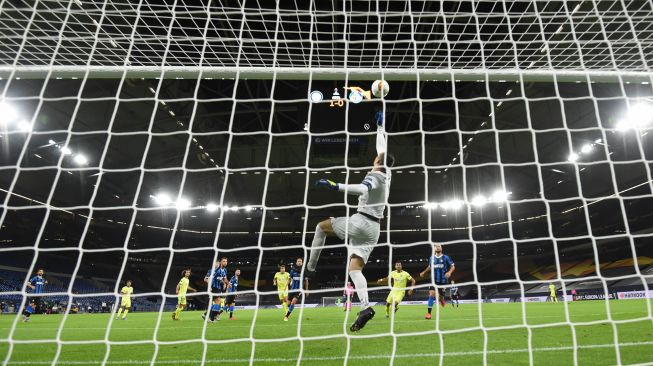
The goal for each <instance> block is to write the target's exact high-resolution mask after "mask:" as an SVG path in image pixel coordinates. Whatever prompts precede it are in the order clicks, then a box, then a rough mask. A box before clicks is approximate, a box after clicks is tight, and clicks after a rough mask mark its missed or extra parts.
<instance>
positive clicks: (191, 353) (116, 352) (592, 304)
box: [0, 300, 653, 365]
mask: <svg viewBox="0 0 653 366" xmlns="http://www.w3.org/2000/svg"><path fill="white" fill-rule="evenodd" d="M568 305H569V318H570V319H569V320H570V321H571V322H572V323H574V326H573V327H572V326H570V325H569V324H567V323H566V322H565V311H564V305H563V304H549V303H531V304H526V314H525V317H524V314H522V304H521V303H508V304H484V305H483V306H482V308H481V310H482V313H481V312H479V307H478V305H461V307H460V308H458V309H453V308H451V307H450V306H448V307H447V308H445V309H441V310H440V311H439V313H438V314H437V315H436V313H435V312H434V319H432V320H425V319H424V312H425V307H424V306H403V307H402V308H401V310H400V311H399V312H398V313H396V315H395V317H394V319H385V318H384V314H383V312H384V311H383V308H382V307H380V306H377V307H376V308H375V309H376V311H377V315H376V317H375V318H374V319H373V320H372V321H371V322H370V323H368V326H367V327H366V328H365V329H363V330H362V331H361V332H359V333H357V334H353V335H351V334H350V333H349V332H348V331H347V332H345V331H344V329H345V327H344V326H343V325H346V326H347V327H348V325H349V324H350V323H351V321H352V320H353V316H354V314H351V315H350V318H349V320H347V322H346V323H345V313H343V312H342V311H341V310H340V309H337V308H326V309H325V308H316V309H306V310H304V312H303V314H302V315H301V317H302V322H301V327H298V324H297V323H298V318H299V315H300V311H299V309H297V310H296V311H295V313H294V314H293V316H292V318H291V321H290V322H287V323H285V322H283V321H282V314H281V310H260V311H258V312H257V313H255V312H254V311H250V310H248V311H245V310H242V311H237V312H236V316H237V320H234V321H230V320H228V319H223V320H222V321H221V322H219V323H214V324H206V326H205V324H204V323H203V322H202V319H201V318H200V314H201V313H200V312H184V313H182V315H181V320H180V321H173V320H172V319H170V313H164V314H162V315H161V317H160V323H159V324H160V326H159V329H158V331H155V328H156V324H157V323H158V322H159V314H158V313H132V314H129V317H128V318H127V320H125V321H114V322H113V324H112V325H111V328H110V330H109V331H108V332H107V327H108V324H109V316H108V314H76V315H70V316H68V317H67V318H66V319H65V322H64V317H63V316H61V315H35V316H33V317H32V320H31V321H30V322H29V323H21V322H19V323H17V326H16V329H15V332H14V333H13V336H12V339H13V340H16V341H17V342H15V343H14V347H13V349H12V351H11V355H10V358H9V363H8V364H9V365H39V364H46V363H47V364H50V363H51V362H52V361H53V359H54V358H55V355H56V354H57V352H59V358H58V364H61V365H87V364H100V363H101V362H102V361H103V360H104V358H105V355H106V357H107V361H108V362H107V364H108V365H120V364H125V365H126V364H142V365H149V363H150V361H151V360H152V359H154V360H155V361H156V364H158V365H176V364H182V365H200V362H201V360H202V357H203V354H205V355H206V356H205V357H206V361H207V362H206V363H205V364H207V365H218V364H230V365H239V364H240V365H245V364H249V360H250V357H252V356H253V358H254V364H256V365H277V364H282V363H289V364H294V363H296V360H297V358H298V357H299V355H300V350H301V352H302V353H301V355H302V356H301V357H302V362H301V364H302V365H342V364H343V362H344V359H345V356H346V352H347V345H348V344H349V350H350V351H349V354H348V362H347V364H348V365H389V364H390V362H391V359H392V360H393V361H394V362H393V364H394V365H415V364H419V365H427V364H437V363H438V362H439V361H440V350H441V348H442V350H443V351H444V355H443V356H442V357H443V363H444V364H445V365H449V364H451V365H454V364H455V365H474V364H482V363H483V357H484V344H486V347H487V351H488V352H486V353H485V357H487V363H488V364H489V365H507V364H510V365H522V364H524V365H527V364H529V352H528V348H529V337H530V340H531V342H530V343H531V350H532V352H531V353H530V355H532V359H533V362H534V363H535V364H537V365H553V364H555V365H570V364H573V363H574V347H573V339H574V334H575V339H576V343H577V347H576V349H575V350H576V353H575V356H576V357H577V359H578V364H581V365H614V364H617V363H618V358H617V357H618V355H617V352H616V349H615V335H616V336H617V338H618V344H619V347H618V348H619V355H620V358H621V363H623V364H633V363H653V322H652V321H651V319H650V318H647V316H648V310H647V303H646V300H629V301H611V302H610V303H609V307H610V308H609V309H607V307H606V303H605V302H604V301H586V302H576V303H570V304H568ZM608 313H609V314H610V315H611V317H612V319H613V320H619V321H624V322H620V323H618V324H617V323H610V322H606V319H608ZM436 317H438V318H439V319H438V320H437V321H436ZM524 318H525V319H526V322H527V324H528V325H529V326H530V330H531V331H530V334H529V331H528V328H527V327H526V326H524ZM640 318H644V319H640ZM14 319H15V317H14V316H11V315H1V316H0V364H1V363H2V361H3V360H5V359H6V357H7V354H8V352H9V343H8V342H7V337H8V336H9V334H10V330H11V327H12V322H13V321H14ZM254 319H256V321H254ZM638 319H639V320H638ZM484 330H485V331H484ZM59 332H60V333H59ZM391 332H392V333H394V335H395V337H393V336H392V335H391ZM250 334H251V336H252V337H253V339H254V340H255V342H252V341H251V338H250ZM345 334H347V335H351V337H348V336H345ZM298 336H301V337H302V339H301V340H300V339H299V338H298ZM57 337H59V339H60V340H61V341H62V342H61V343H60V345H61V346H60V347H61V348H60V349H58V347H59V345H58V344H57V342H55V339H57ZM105 337H106V339H108V340H109V341H111V344H110V346H107V344H105V343H104V342H102V340H104V339H105ZM318 337H324V338H322V339H320V338H318ZM154 339H156V340H157V341H160V342H159V343H158V347H156V346H155V345H154V342H153V340H154ZM202 339H206V340H208V341H210V342H204V343H203V342H202V341H201V340H202ZM26 340H40V341H41V342H39V343H36V344H35V343H31V344H30V343H22V342H20V341H26ZM225 340H228V341H229V343H217V341H225ZM81 341H83V342H87V343H84V344H80V343H75V342H81ZM125 342H135V343H131V344H130V343H125ZM440 342H442V344H441V343H440ZM393 355H394V357H393Z"/></svg>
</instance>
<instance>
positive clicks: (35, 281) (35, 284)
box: [27, 268, 48, 295]
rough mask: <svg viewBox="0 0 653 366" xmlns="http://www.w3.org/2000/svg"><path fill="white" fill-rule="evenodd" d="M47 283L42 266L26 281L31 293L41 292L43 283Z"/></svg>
mask: <svg viewBox="0 0 653 366" xmlns="http://www.w3.org/2000/svg"><path fill="white" fill-rule="evenodd" d="M47 284H48V281H46V280H45V271H44V270H43V268H41V269H39V270H38V271H37V272H36V274H35V275H34V276H33V277H32V278H30V280H29V282H28V283H27V287H29V288H30V289H32V293H33V294H35V295H38V294H41V293H43V289H44V287H45V285H47Z"/></svg>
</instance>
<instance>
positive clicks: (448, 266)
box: [419, 244, 456, 319]
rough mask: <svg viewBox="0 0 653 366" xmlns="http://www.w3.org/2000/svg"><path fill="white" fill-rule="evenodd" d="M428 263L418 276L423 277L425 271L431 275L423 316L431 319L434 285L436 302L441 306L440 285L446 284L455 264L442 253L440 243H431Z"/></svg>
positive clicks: (443, 303)
mask: <svg viewBox="0 0 653 366" xmlns="http://www.w3.org/2000/svg"><path fill="white" fill-rule="evenodd" d="M428 263H429V264H428V265H427V266H426V268H424V270H423V271H422V272H421V273H420V274H419V276H420V278H424V277H425V276H426V274H427V273H430V275H431V283H432V284H433V286H431V287H429V300H428V305H427V313H426V316H425V318H426V319H431V311H432V310H433V304H434V303H435V290H436V287H437V290H438V302H439V303H440V305H441V306H442V307H444V306H445V305H446V302H445V299H444V287H441V286H442V285H446V284H447V281H448V280H449V278H450V277H451V274H452V273H453V271H455V270H456V266H455V264H454V263H453V261H452V260H451V258H449V256H448V255H444V254H442V245H440V244H435V245H433V255H432V256H431V257H429V260H428Z"/></svg>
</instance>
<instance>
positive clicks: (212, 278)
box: [202, 257, 229, 320]
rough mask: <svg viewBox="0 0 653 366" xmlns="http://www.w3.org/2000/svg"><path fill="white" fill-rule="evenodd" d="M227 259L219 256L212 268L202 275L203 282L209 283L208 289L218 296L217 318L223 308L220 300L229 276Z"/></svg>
mask: <svg viewBox="0 0 653 366" xmlns="http://www.w3.org/2000/svg"><path fill="white" fill-rule="evenodd" d="M228 264H229V261H228V260H227V258H226V257H222V258H220V260H219V261H218V262H215V265H214V266H213V268H211V269H209V271H208V272H207V273H206V276H204V282H206V283H207V284H209V285H210V287H209V291H210V292H211V293H213V294H217V295H215V297H217V298H218V300H220V301H219V303H220V310H219V311H218V320H220V314H222V311H223V310H224V305H225V304H224V302H223V301H222V300H223V299H222V294H223V293H225V292H226V291H227V288H228V287H229V278H228V274H227V265H228ZM202 319H206V312H204V314H202Z"/></svg>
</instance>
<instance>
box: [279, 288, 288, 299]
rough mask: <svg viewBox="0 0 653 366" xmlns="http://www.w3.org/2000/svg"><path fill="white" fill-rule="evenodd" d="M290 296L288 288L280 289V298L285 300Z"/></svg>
mask: <svg viewBox="0 0 653 366" xmlns="http://www.w3.org/2000/svg"><path fill="white" fill-rule="evenodd" d="M287 297H288V290H284V291H279V300H283V299H285V298H287Z"/></svg>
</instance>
